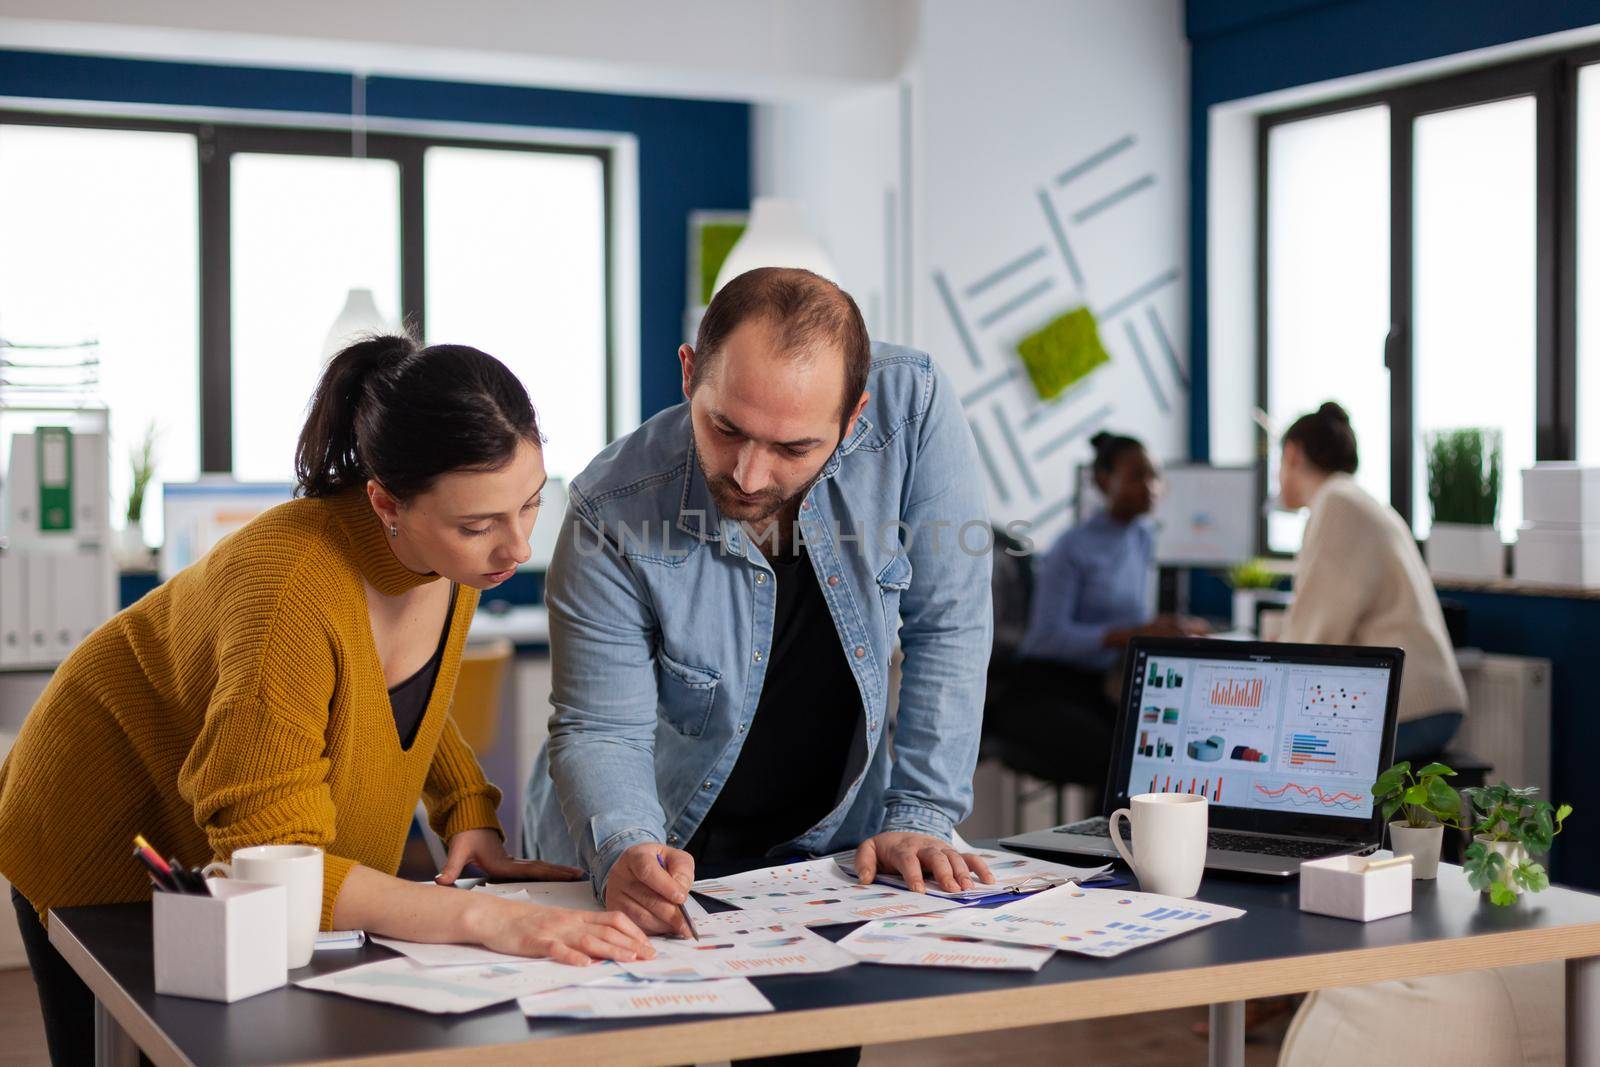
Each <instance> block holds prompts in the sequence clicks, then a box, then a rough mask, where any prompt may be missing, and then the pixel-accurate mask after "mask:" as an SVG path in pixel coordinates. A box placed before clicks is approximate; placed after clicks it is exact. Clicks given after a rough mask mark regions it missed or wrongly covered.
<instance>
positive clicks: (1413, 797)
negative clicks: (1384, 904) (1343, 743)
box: [1372, 760, 1461, 879]
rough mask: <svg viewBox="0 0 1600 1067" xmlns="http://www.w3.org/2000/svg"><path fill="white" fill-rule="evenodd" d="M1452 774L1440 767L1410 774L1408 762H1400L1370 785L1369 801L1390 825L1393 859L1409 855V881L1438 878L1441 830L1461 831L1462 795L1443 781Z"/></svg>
mask: <svg viewBox="0 0 1600 1067" xmlns="http://www.w3.org/2000/svg"><path fill="white" fill-rule="evenodd" d="M1455 774H1456V772H1455V771H1453V770H1451V769H1450V768H1449V767H1446V766H1445V765H1444V764H1442V763H1430V764H1428V765H1427V766H1426V767H1423V768H1422V769H1421V770H1419V771H1417V772H1416V773H1415V774H1413V773H1412V771H1411V762H1410V761H1409V760H1402V761H1401V762H1399V763H1396V764H1395V765H1394V766H1393V767H1390V768H1389V769H1388V770H1386V771H1384V772H1383V773H1382V774H1380V775H1378V780H1377V781H1376V782H1373V783H1372V801H1373V803H1375V804H1377V805H1378V806H1379V809H1380V810H1381V811H1382V812H1383V821H1384V822H1386V823H1388V824H1389V845H1390V847H1391V848H1393V849H1394V854H1395V855H1396V856H1404V855H1406V854H1407V853H1409V854H1410V855H1411V877H1412V878H1418V879H1422V878H1435V877H1437V876H1438V873H1439V849H1440V846H1441V845H1442V844H1443V843H1444V828H1445V827H1446V826H1449V827H1453V828H1457V829H1459V828H1460V825H1461V824H1460V822H1459V820H1460V816H1461V794H1460V793H1457V792H1456V791H1455V789H1454V788H1453V787H1452V786H1451V785H1450V783H1448V782H1446V781H1445V779H1446V778H1454V777H1455ZM1396 815H1402V816H1404V818H1401V819H1398V820H1397V819H1396V818H1395V816H1396Z"/></svg>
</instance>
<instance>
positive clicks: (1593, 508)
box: [1522, 463, 1600, 526]
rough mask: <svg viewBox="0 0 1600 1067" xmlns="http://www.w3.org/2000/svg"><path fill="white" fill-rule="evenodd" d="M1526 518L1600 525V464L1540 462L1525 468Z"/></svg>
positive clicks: (1537, 520) (1523, 518) (1523, 481)
mask: <svg viewBox="0 0 1600 1067" xmlns="http://www.w3.org/2000/svg"><path fill="white" fill-rule="evenodd" d="M1522 521H1524V522H1528V523H1534V524H1536V525H1544V524H1546V523H1558V524H1562V525H1567V526H1577V525H1585V526H1597V525H1600V467H1584V466H1580V465H1579V464H1577V463H1539V464H1536V465H1534V466H1532V467H1529V468H1528V469H1527V470H1524V471H1523V472H1522Z"/></svg>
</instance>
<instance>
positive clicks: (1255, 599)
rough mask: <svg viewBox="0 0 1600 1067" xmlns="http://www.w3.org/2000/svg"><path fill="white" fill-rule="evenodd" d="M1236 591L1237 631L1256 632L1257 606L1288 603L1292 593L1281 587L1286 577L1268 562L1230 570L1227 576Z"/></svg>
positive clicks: (1234, 618)
mask: <svg viewBox="0 0 1600 1067" xmlns="http://www.w3.org/2000/svg"><path fill="white" fill-rule="evenodd" d="M1224 577H1225V579H1226V581H1227V583H1228V586H1229V587H1230V588H1231V589H1232V590H1233V628H1234V629H1235V630H1251V631H1253V630H1255V628H1256V605H1257V604H1259V603H1262V602H1263V601H1264V602H1266V603H1269V604H1274V603H1277V604H1287V603H1288V602H1289V596H1290V594H1289V593H1287V592H1285V591H1284V590H1282V589H1279V588H1278V583H1279V581H1280V580H1282V578H1283V575H1282V574H1280V573H1279V572H1277V571H1275V570H1274V569H1273V568H1272V565H1271V564H1270V563H1269V562H1268V561H1267V560H1264V559H1251V560H1246V561H1245V562H1243V563H1240V564H1237V565H1236V566H1233V567H1230V568H1229V569H1228V571H1227V574H1226V575H1225V576H1224Z"/></svg>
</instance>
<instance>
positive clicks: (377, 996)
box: [295, 956, 615, 1014]
mask: <svg viewBox="0 0 1600 1067" xmlns="http://www.w3.org/2000/svg"><path fill="white" fill-rule="evenodd" d="M587 970H588V969H587V968H582V967H568V966H566V965H565V964H561V963H552V962H550V961H549V960H521V961H519V962H518V963H515V964H505V963H495V964H489V965H487V966H477V967H425V966H423V965H422V964H420V963H417V962H416V961H415V960H411V959H407V958H405V957H403V956H402V957H400V958H398V959H388V960H379V961H378V962H377V963H367V964H363V965H362V966H359V967H351V968H350V969H348V970H344V971H335V972H334V973H333V974H323V975H318V976H317V977H315V978H306V979H303V980H302V981H299V982H296V983H295V985H297V986H299V987H300V988H302V989H317V990H322V991H323V992H327V993H343V994H344V995H345V996H347V997H359V998H360V999H362V1000H377V1001H381V1002H383V1003H385V1004H398V1005H400V1006H401V1007H403V1008H413V1009H415V1010H417V1011H427V1012H433V1013H435V1014H451V1013H455V1012H463V1011H477V1010H478V1009H479V1008H487V1007H489V1006H490V1005H492V1004H500V1003H503V1002H505V1001H508V1000H515V999H516V998H518V997H524V996H529V995H531V994H533V993H544V992H547V991H549V990H552V989H561V988H564V987H566V986H570V985H573V984H574V983H576V982H582V981H586V980H587V981H592V980H594V979H595V978H599V977H602V976H603V974H604V972H600V971H596V972H594V973H592V974H590V973H586V971H587ZM611 973H613V974H614V973H615V972H614V971H613V972H611Z"/></svg>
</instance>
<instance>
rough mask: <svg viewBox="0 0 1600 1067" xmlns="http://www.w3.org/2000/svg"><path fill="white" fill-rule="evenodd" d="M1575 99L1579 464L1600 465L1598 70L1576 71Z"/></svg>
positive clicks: (1596, 68)
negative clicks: (1576, 102) (1576, 101)
mask: <svg viewBox="0 0 1600 1067" xmlns="http://www.w3.org/2000/svg"><path fill="white" fill-rule="evenodd" d="M1577 100H1578V114H1577V127H1578V145H1577V155H1578V167H1577V170H1578V173H1577V183H1576V184H1577V196H1576V202H1577V203H1576V208H1577V210H1576V215H1577V218H1576V219H1575V220H1572V227H1573V230H1574V231H1575V232H1576V243H1577V255H1576V260H1577V264H1576V265H1577V270H1576V278H1575V279H1574V289H1575V291H1576V297H1577V299H1576V300H1575V301H1574V305H1575V306H1574V309H1573V310H1574V311H1575V312H1576V314H1577V330H1576V333H1577V378H1578V420H1577V429H1578V459H1579V460H1580V461H1582V462H1584V463H1600V65H1595V66H1587V67H1582V68H1580V69H1579V70H1578V93H1577Z"/></svg>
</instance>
